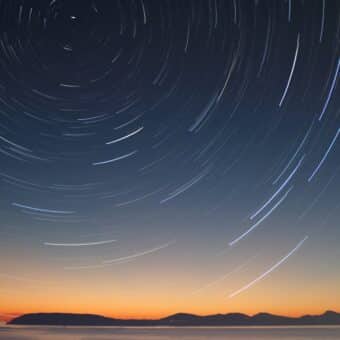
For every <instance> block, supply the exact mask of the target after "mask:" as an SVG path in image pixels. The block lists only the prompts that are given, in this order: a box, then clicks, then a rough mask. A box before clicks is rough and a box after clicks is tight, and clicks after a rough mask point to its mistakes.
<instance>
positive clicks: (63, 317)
mask: <svg viewBox="0 0 340 340" xmlns="http://www.w3.org/2000/svg"><path fill="white" fill-rule="evenodd" d="M7 324H9V325H49V326H126V327H129V326H133V327H136V326H144V327H145V326H300V325H301V326H302V325H308V326H311V325H340V313H337V312H334V311H326V312H325V313H323V314H320V315H303V316H300V317H288V316H281V315H274V314H269V313H258V314H255V315H253V316H249V315H247V314H242V313H228V314H213V315H206V316H200V315H195V314H188V313H177V314H174V315H170V316H168V317H165V318H161V319H152V320H148V319H116V318H109V317H105V316H101V315H96V314H73V313H32V314H24V315H21V316H19V317H16V318H14V319H12V320H11V321H9V322H8V323H7Z"/></svg>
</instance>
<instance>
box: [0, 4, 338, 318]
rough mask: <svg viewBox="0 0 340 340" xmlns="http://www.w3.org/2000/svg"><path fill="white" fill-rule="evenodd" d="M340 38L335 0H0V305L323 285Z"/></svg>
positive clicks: (188, 301) (230, 302) (332, 219)
mask: <svg viewBox="0 0 340 340" xmlns="http://www.w3.org/2000/svg"><path fill="white" fill-rule="evenodd" d="M339 36H340V3H339V2H338V1H335V0H334V1H333V0H310V1H303V0H295V1H291V0H288V1H287V0H277V1H276V0H275V1H266V0H253V1H241V0H230V1H229V0H185V1H183V0H181V1H180V0H159V1H153V0H112V1H104V0H82V1H73V0H67V1H66V0H52V1H43V0H34V1H33V0H0V187H1V193H2V195H1V199H0V209H1V222H0V254H1V259H0V279H1V283H2V285H3V286H4V288H5V289H4V291H0V298H1V300H3V301H4V304H3V306H2V308H3V310H1V311H0V312H4V313H16V312H19V311H21V310H30V308H31V307H32V304H33V302H32V301H34V299H37V300H39V301H42V300H43V299H44V296H45V297H46V294H45V295H44V293H43V292H41V291H40V289H39V291H37V288H36V287H35V284H34V283H35V282H42V283H44V282H45V285H46V286H48V287H50V289H51V290H53V295H54V297H55V298H56V299H60V301H63V299H64V296H65V295H67V296H71V295H73V294H74V291H73V289H74V287H75V286H77V287H78V288H77V290H76V291H79V294H80V295H79V296H85V295H86V294H89V295H90V296H91V297H93V298H98V300H99V301H102V303H101V304H99V305H98V310H99V311H100V310H102V309H103V308H102V306H103V304H104V300H105V299H106V298H105V297H104V296H106V297H107V296H110V298H109V300H110V299H111V300H110V301H115V300H116V299H118V300H119V298H117V296H121V299H122V301H121V302H119V303H118V304H117V308H118V307H119V306H120V308H121V310H124V313H127V314H128V313H130V311H131V312H136V310H133V309H138V308H137V307H133V306H134V302H133V301H135V300H136V301H139V303H140V304H142V306H144V307H141V308H142V309H143V308H144V310H145V313H146V314H145V315H149V314H150V315H154V314H155V313H156V314H157V313H158V309H157V308H156V307H155V305H153V304H152V303H151V304H150V305H149V304H147V303H145V304H143V303H141V302H140V301H142V300H143V299H144V300H152V299H153V298H154V297H153V293H154V294H156V293H157V296H158V299H159V300H160V301H163V300H164V301H163V302H164V304H166V303H168V305H169V310H171V311H172V310H173V311H177V312H178V311H180V310H179V309H186V310H187V311H191V310H193V311H197V312H202V313H203V312H204V311H205V309H204V308H203V306H201V307H200V301H202V300H201V299H210V300H209V301H211V302H209V303H210V304H209V303H208V302H207V305H208V307H207V310H209V311H210V310H218V311H219V312H222V311H226V309H228V308H232V309H233V310H234V311H241V309H242V308H243V307H244V306H245V303H244V302H243V301H244V300H242V299H243V296H245V298H248V300H249V299H250V300H251V299H254V301H255V300H256V301H259V299H260V298H259V296H262V297H263V294H264V292H265V291H266V289H265V288H266V287H268V285H272V286H273V287H277V289H278V291H274V290H275V289H274V288H273V289H274V290H273V292H271V294H272V295H270V299H271V300H272V301H277V304H278V305H279V302H278V301H279V300H280V296H279V292H280V291H285V290H286V291H291V290H292V289H293V287H300V285H302V281H303V278H302V277H297V276H296V272H299V271H305V273H306V277H308V280H309V279H310V278H311V277H313V276H319V275H320V276H322V275H323V276H324V277H329V278H332V280H333V282H334V283H337V284H339V283H340V276H339V274H337V273H336V269H338V268H337V267H336V264H335V263H336V262H334V261H335V260H336V259H338V260H339V256H340V253H339V242H340V229H339V218H340V215H339V206H340V190H339V188H340V172H339V171H340V140H339V134H340V88H339V70H340V53H339V52H340V44H339ZM307 239H308V240H307ZM297 250H298V251H297ZM282 254H287V255H284V256H283V255H282ZM282 256H283V257H282ZM288 257H289V259H288ZM278 259H279V260H278ZM286 260H287V261H286ZM277 261H278V262H277ZM273 263H274V265H273ZM325 266H326V267H325ZM268 268H269V269H268ZM274 269H275V272H273V271H274ZM225 273H227V274H225ZM261 273H262V274H261ZM269 273H270V275H268V274H269ZM320 273H322V274H320ZM134 278H135V279H134ZM227 278H228V280H226V279H227ZM21 280H22V281H23V283H26V285H23V284H22V283H20V282H21ZM306 280H307V279H306ZM125 282H128V284H126V286H125V284H124V283H125ZM255 283H256V286H255ZM133 284H135V286H131V285H133ZM57 286H60V287H59V288H57ZM253 286H254V287H253ZM67 287H68V288H67ZM207 288H209V289H207ZM58 289H61V290H58ZM261 289H263V290H261ZM297 289H298V288H297ZM310 289H311V290H310V292H309V293H310V294H316V293H315V292H314V291H313V289H316V288H315V287H312V288H310ZM320 289H321V288H320ZM323 289H324V287H323ZM312 291H313V293H312ZM155 292H156V293H155ZM193 292H194V293H193ZM256 292H257V293H256ZM259 292H262V293H259ZM331 292H332V293H331ZM197 293H200V294H197ZM239 293H242V294H239ZM252 294H253V295H252ZM261 294H262V295H261ZM268 294H269V292H268ZM301 294H302V293H301ZM306 294H307V292H306ZM332 294H335V293H334V291H332V290H331V288H330V292H329V295H332ZM301 296H302V297H301V301H300V302H299V301H298V302H297V303H300V304H303V303H304V302H303V301H305V299H307V298H308V297H307V295H306V296H305V295H303V294H302V295H301ZM35 297H36V298H35ZM171 297H173V298H171ZM228 297H233V299H229V298H228ZM13 299H14V301H15V302H14V303H13ZM68 299H69V301H70V305H68V307H67V308H69V310H74V309H77V308H78V307H75V306H78V305H79V304H78V302H77V301H78V300H76V298H74V299H75V300H74V301H73V300H72V298H70V297H68ZM80 299H81V298H80ZM124 299H125V300H124ZM162 299H163V300H162ZM214 299H215V300H214ZM268 299H269V298H268ZM144 300H143V301H144ZM179 300H181V302H179ZM295 300H299V299H298V298H294V301H295ZM321 300H322V299H321ZM334 300H336V298H335V299H334ZM53 301H54V300H53ZM53 301H52V302H51V305H49V307H48V308H49V309H51V310H58V309H60V310H62V307H60V305H59V304H58V303H57V302H55V304H53V303H54V302H53ZM182 301H183V305H181V303H182ZM207 301H208V300H207ZM216 301H218V303H217V302H216ZM266 301H267V300H266V298H263V306H262V305H261V303H262V302H261V303H259V305H260V307H259V308H262V307H263V308H267V309H270V308H269V307H268V306H269V305H266V303H267V302H266ZM322 301H324V302H322V303H324V305H325V306H326V301H332V299H331V300H328V297H324V300H322ZM214 303H215V305H214ZM238 303H239V305H238ZM294 303H295V302H293V301H292V302H291V305H290V307H291V309H292V310H294V311H295V310H297V309H296V308H297V307H296V305H295V304H294ZM322 303H320V304H321V305H322ZM332 303H334V302H333V301H332ZM324 305H322V307H325V306H324ZM82 306H83V305H82ZM186 306H187V307H186ZM215 306H216V308H215ZM238 306H240V307H238ZM270 306H272V305H270ZM292 306H293V307H294V306H295V307H296V308H295V307H294V308H295V309H294V308H293V307H292ZM337 307H339V306H337ZM32 308H33V307H32ZM72 308H73V309H72ZM79 308H80V307H79ZM79 308H78V309H79ZM82 308H83V309H82ZM84 308H85V307H81V308H80V309H79V310H84ZM105 308H106V307H105ZM105 308H104V311H105V310H107V309H105ZM115 308H116V307H115ZM214 308H215V309H214ZM252 308H255V307H254V306H253V307H252ZM325 308H328V307H325ZM245 309H246V308H245ZM255 309H256V308H255ZM255 309H252V310H255ZM94 310H95V308H94ZM114 311H117V310H116V309H112V313H113V312H114ZM164 311H165V309H164V310H163V309H162V310H159V313H163V312H164ZM143 313H144V312H143ZM147 313H149V314H147ZM152 313H154V314H152Z"/></svg>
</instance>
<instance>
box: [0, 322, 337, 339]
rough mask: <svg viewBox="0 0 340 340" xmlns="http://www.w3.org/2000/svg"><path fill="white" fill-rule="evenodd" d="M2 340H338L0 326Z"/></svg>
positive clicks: (328, 332)
mask: <svg viewBox="0 0 340 340" xmlns="http://www.w3.org/2000/svg"><path fill="white" fill-rule="evenodd" d="M0 339H1V340H2V339H4V340H173V339H179V340H203V339H204V340H206V339H209V340H222V339H229V340H279V339H284V340H331V339H332V340H340V326H334V327H328V326H327V327H326V326H315V327H302V326H300V327H73V326H72V327H56V326H44V327H41V326H6V325H5V326H1V327H0Z"/></svg>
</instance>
